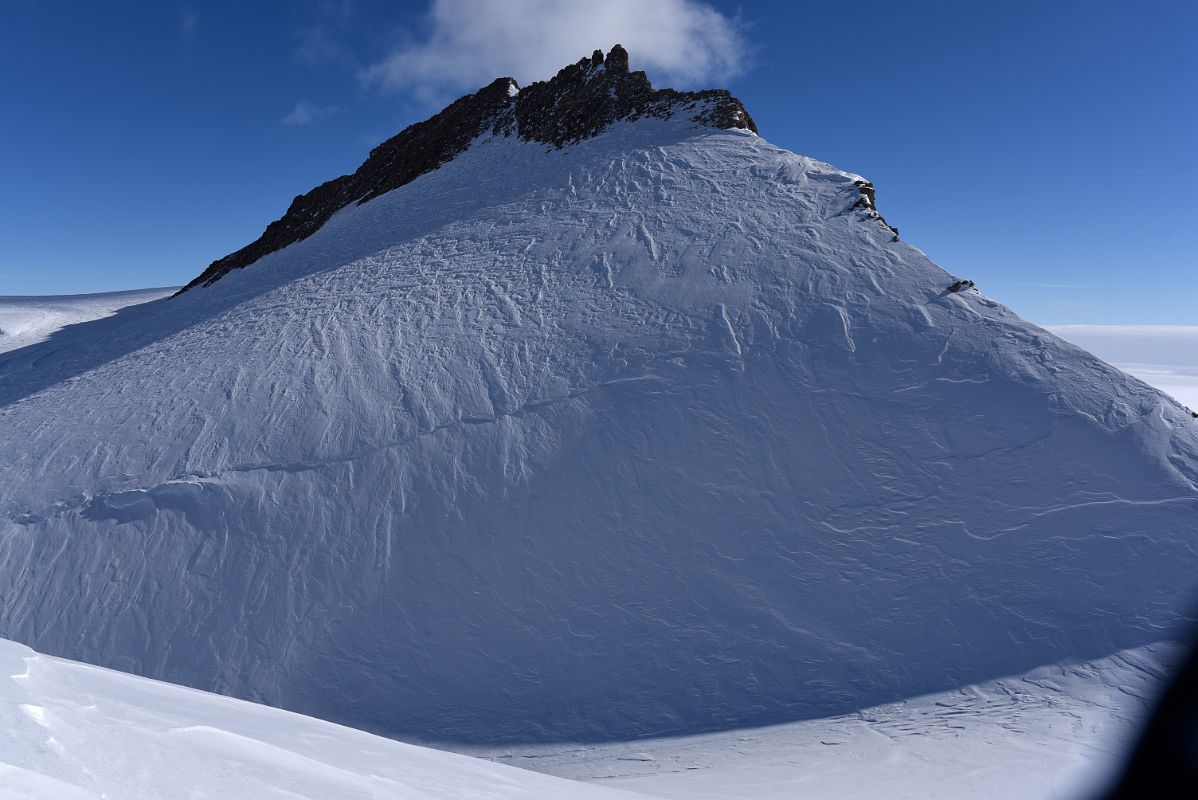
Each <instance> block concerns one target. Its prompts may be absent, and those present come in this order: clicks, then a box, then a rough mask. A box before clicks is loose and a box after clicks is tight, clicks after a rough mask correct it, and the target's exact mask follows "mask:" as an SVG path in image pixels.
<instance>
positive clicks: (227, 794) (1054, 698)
mask: <svg viewBox="0 0 1198 800" xmlns="http://www.w3.org/2000/svg"><path fill="white" fill-rule="evenodd" d="M1175 653H1176V648H1175V647H1174V646H1172V645H1167V644H1157V645H1149V646H1146V647H1142V648H1137V649H1136V650H1131V651H1125V652H1123V653H1119V654H1117V655H1115V656H1111V657H1109V658H1104V659H1101V660H1098V661H1094V662H1089V663H1080V664H1070V665H1061V666H1051V667H1043V668H1040V669H1037V670H1034V671H1032V672H1030V673H1027V674H1024V675H1020V676H1017V677H1013V678H1007V679H1003V680H997V681H992V682H988V683H985V684H980V685H976V686H970V687H966V688H963V689H960V690H957V691H953V692H946V693H941V694H936V695H930V696H926V697H920V698H916V699H913V700H910V701H907V702H901V703H894V704H890V705H887V706H882V707H877V708H870V709H866V710H863V711H861V712H858V713H855V714H851V715H846V716H839V717H833V718H828V719H818V720H809V721H805V722H798V723H792V724H788V725H778V726H772V727H768V728H755V729H745V730H740V731H730V732H723V733H715V734H706V735H700V736H688V737H681V738H674V739H646V740H638V741H633V742H626V743H619V744H608V745H598V746H574V747H563V746H556V747H553V746H541V747H524V748H514V749H513V748H507V749H503V750H490V751H476V754H477V755H481V756H484V757H486V758H488V759H490V760H491V761H494V762H499V763H490V762H489V761H487V760H483V759H480V758H471V757H469V756H466V755H456V754H452V753H446V752H442V751H439V750H432V749H429V748H425V747H416V746H413V745H408V744H402V743H399V742H395V741H392V740H389V739H384V738H380V737H377V736H373V735H371V734H368V733H363V732H361V731H357V730H353V729H351V728H344V727H341V726H338V725H334V724H332V723H328V722H323V721H321V720H316V719H313V718H310V717H304V716H300V715H298V714H292V713H289V712H286V711H280V710H277V709H273V708H269V707H266V706H261V705H256V704H253V703H247V702H245V701H242V700H235V699H232V698H228V697H223V696H220V695H214V694H208V693H206V692H200V691H196V690H192V689H186V688H183V687H179V686H173V685H170V684H165V683H159V682H157V681H151V680H148V679H145V678H139V677H136V676H132V675H126V674H123V673H120V672H114V671H110V670H106V669H101V668H99V667H93V666H89V665H86V664H80V663H77V662H73V661H67V660H64V659H59V658H53V657H50V656H45V655H41V654H38V653H36V652H34V651H33V650H30V649H29V648H27V647H25V646H23V645H19V644H16V643H14V642H9V641H7V640H3V639H0V800H9V799H10V798H12V799H14V800H15V798H36V800H75V799H76V798H101V797H108V798H147V799H148V798H154V799H155V800H157V798H165V797H192V798H221V800H232V799H234V798H247V799H248V798H273V797H278V798H292V799H293V800H294V799H295V798H338V800H341V799H342V798H394V799H396V800H403V799H405V798H422V799H425V798H427V799H428V800H432V799H434V798H447V799H448V798H461V800H466V799H467V798H490V799H492V800H499V799H501V798H513V799H516V798H521V799H526V800H537V799H544V800H550V799H551V798H552V799H553V800H557V799H558V798H561V800H572V799H573V798H578V799H579V800H588V799H589V798H593V799H594V800H605V799H607V798H610V800H617V798H621V797H628V798H629V799H630V800H631V798H633V797H635V796H642V795H647V796H652V797H660V798H677V799H678V800H715V799H716V798H720V800H782V799H783V798H785V799H786V800H825V799H827V800H832V799H833V798H835V800H855V799H856V798H861V800H867V799H868V800H873V798H883V797H884V798H888V800H906V799H907V798H910V800H916V799H917V798H919V799H921V800H938V799H940V798H943V800H957V799H958V798H959V799H960V800H1037V799H1038V798H1044V799H1045V800H1047V799H1048V798H1062V799H1063V800H1072V798H1087V797H1092V796H1094V790H1095V788H1096V787H1100V786H1102V785H1103V784H1104V783H1105V781H1106V780H1107V778H1108V777H1109V776H1110V774H1111V772H1112V771H1113V770H1114V769H1115V768H1116V767H1117V766H1118V765H1119V763H1120V761H1121V759H1122V754H1123V752H1124V750H1125V749H1126V746H1127V744H1128V741H1129V739H1130V738H1131V736H1132V735H1133V734H1134V733H1135V730H1136V727H1137V724H1138V723H1139V721H1140V719H1141V718H1142V717H1143V715H1144V714H1145V712H1146V710H1147V705H1148V703H1149V702H1150V701H1151V699H1152V697H1153V696H1154V694H1155V693H1156V691H1157V690H1158V688H1159V686H1160V683H1161V680H1160V679H1161V676H1162V674H1163V672H1164V670H1165V669H1166V667H1167V666H1168V665H1169V664H1171V663H1172V661H1173V660H1174V657H1175ZM508 765H510V766H508ZM515 767H521V768H522V769H515ZM530 770H531V771H530ZM538 773H546V774H538ZM566 779H571V780H566ZM576 781H585V782H586V783H579V782H576ZM633 793H636V794H633Z"/></svg>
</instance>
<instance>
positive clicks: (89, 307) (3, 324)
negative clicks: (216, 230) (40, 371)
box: [0, 286, 178, 353]
mask: <svg viewBox="0 0 1198 800" xmlns="http://www.w3.org/2000/svg"><path fill="white" fill-rule="evenodd" d="M177 289H178V287H177V286H176V287H165V288H160V289H134V290H132V291H128V292H104V293H101V294H74V295H53V296H47V297H0V353H6V352H8V351H9V350H16V349H18V348H21V347H28V346H29V345H31V344H36V343H38V342H40V341H43V340H45V339H46V338H48V337H49V336H50V335H51V334H53V333H55V332H57V331H60V330H62V329H63V328H65V327H66V326H68V325H74V324H76V323H79V322H90V321H91V320H93V319H100V318H101V317H107V316H111V315H112V314H115V313H116V312H117V311H119V310H120V309H122V308H126V307H128V306H133V305H138V304H140V303H148V302H150V301H151V300H158V299H160V298H163V297H167V296H168V295H171V294H174V293H175V291H176V290H177Z"/></svg>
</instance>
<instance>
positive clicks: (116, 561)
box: [0, 118, 1198, 745]
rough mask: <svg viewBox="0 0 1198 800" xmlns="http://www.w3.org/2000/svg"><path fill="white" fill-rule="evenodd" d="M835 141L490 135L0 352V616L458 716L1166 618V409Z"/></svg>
mask: <svg viewBox="0 0 1198 800" xmlns="http://www.w3.org/2000/svg"><path fill="white" fill-rule="evenodd" d="M862 184H863V180H862V179H861V178H860V177H859V176H855V175H851V174H848V173H845V172H842V171H839V170H836V169H834V168H832V167H830V166H828V165H826V164H822V163H820V162H817V161H814V160H811V159H808V158H804V157H801V156H796V155H794V154H791V153H789V152H786V151H784V150H782V149H780V148H778V147H775V146H773V145H771V144H769V143H768V142H767V141H765V140H764V139H762V138H760V137H758V136H756V135H754V134H753V133H752V132H750V131H747V130H736V129H730V130H719V129H713V128H710V127H706V126H703V125H696V124H694V123H693V122H691V121H690V120H687V119H679V118H669V119H640V120H637V121H636V122H618V123H615V124H613V125H612V126H610V127H609V128H607V129H606V130H604V131H603V132H602V133H600V134H599V135H597V136H595V137H594V138H590V139H587V140H585V141H580V142H577V143H573V144H570V145H568V146H566V147H564V148H561V149H555V148H553V147H548V146H546V145H544V144H541V143H537V142H527V141H521V140H519V139H517V138H514V137H510V136H502V135H491V136H484V137H481V138H480V139H479V140H477V141H475V142H474V143H473V144H472V145H471V146H470V147H469V148H468V149H467V150H466V151H465V152H463V153H462V154H460V155H458V156H457V157H456V158H454V159H453V160H452V161H450V162H448V163H446V164H444V165H443V166H441V167H440V168H438V169H436V170H434V171H431V172H428V173H426V174H424V175H421V176H420V177H418V178H416V179H415V180H413V181H411V182H410V183H408V184H406V185H404V186H401V187H400V188H397V189H395V190H393V191H390V192H388V193H385V194H383V195H381V196H379V197H376V198H374V199H372V200H370V201H369V202H366V203H363V204H361V205H351V206H348V207H346V208H344V209H342V210H341V211H339V212H337V213H336V214H334V215H333V216H332V217H331V219H329V221H328V222H326V223H325V224H324V225H323V226H322V227H321V228H320V229H319V230H318V231H317V232H316V233H314V234H313V235H311V236H310V237H308V238H306V239H304V240H302V241H299V242H296V243H294V244H291V245H289V246H287V247H284V248H283V249H280V250H278V251H275V252H273V253H270V254H268V255H265V256H264V257H262V258H261V259H259V260H257V261H256V262H255V263H253V264H252V265H249V266H247V267H245V268H244V269H237V270H235V271H233V272H230V273H229V274H227V275H225V276H224V277H222V278H221V279H220V280H219V281H217V282H215V283H213V284H212V285H210V286H207V287H197V288H194V289H192V290H190V291H188V292H186V293H184V294H182V295H179V296H178V297H175V298H172V299H162V300H157V301H154V302H150V303H146V304H143V305H137V306H132V307H130V308H126V309H124V310H122V311H121V312H120V313H119V314H117V315H115V316H112V317H108V318H105V319H98V320H94V321H90V322H85V323H82V324H78V325H73V326H71V327H69V328H66V329H64V330H62V331H59V332H58V333H57V334H55V335H54V336H52V337H51V338H50V339H48V340H47V341H45V342H42V343H39V344H34V345H31V346H28V347H24V348H21V349H17V350H13V351H10V352H8V353H5V354H2V355H0V432H2V434H3V441H4V447H3V448H2V450H0V487H2V488H0V635H3V636H5V637H8V638H11V639H13V640H16V641H18V642H22V643H25V644H27V645H29V646H32V647H34V648H36V649H37V650H39V651H42V652H45V653H48V654H51V655H57V656H65V657H69V658H74V659H80V660H84V661H87V662H90V663H94V664H98V665H101V666H105V667H111V668H116V669H120V670H124V671H127V672H132V673H136V674H139V675H145V676H149V677H153V678H158V679H162V680H168V681H172V682H175V683H181V684H184V685H187V686H192V687H197V688H201V689H207V690H212V691H216V692H221V693H225V694H229V695H234V696H236V697H240V698H245V699H250V700H255V701H259V702H264V703H268V704H270V705H274V706H278V707H281V708H285V709H290V710H293V711H299V712H301V713H304V714H309V715H313V716H317V717H321V718H323V719H327V720H331V721H334V722H339V723H344V724H349V725H353V726H355V727H359V728H362V729H365V730H368V731H374V732H379V733H385V734H388V735H391V736H398V737H404V738H407V739H410V740H412V741H422V742H434V743H454V744H458V745H461V744H497V743H499V744H502V743H520V742H603V741H611V740H624V739H628V738H631V737H638V736H646V735H652V734H684V733H696V732H700V731H718V730H729V729H735V728H741V727H745V726H750V725H768V724H776V723H783V722H791V721H795V720H803V719H813V718H817V717H827V716H831V715H837V714H845V713H851V712H853V711H856V710H859V709H862V708H866V707H870V706H877V705H880V704H885V703H889V702H894V701H896V700H901V699H906V698H910V697H912V696H915V695H920V694H925V693H930V692H940V691H947V690H952V689H955V688H957V687H960V686H963V685H967V684H971V683H978V682H982V681H986V680H990V679H994V678H998V677H1000V676H1004V675H1011V674H1016V673H1020V672H1025V671H1027V670H1031V669H1033V668H1035V667H1038V666H1041V665H1044V664H1050V663H1055V662H1057V661H1060V660H1062V659H1094V658H1101V657H1104V656H1108V655H1110V654H1112V653H1115V652H1117V651H1120V650H1124V649H1126V648H1133V647H1139V646H1142V645H1146V644H1148V643H1151V642H1155V641H1158V640H1161V639H1166V638H1169V637H1170V636H1172V635H1173V634H1174V633H1175V631H1176V630H1177V628H1178V625H1179V624H1181V623H1182V622H1183V621H1184V620H1186V619H1187V618H1188V611H1189V605H1190V603H1191V601H1192V600H1193V591H1192V589H1193V575H1194V574H1195V566H1196V565H1198V556H1196V554H1195V536H1196V535H1198V531H1196V529H1195V528H1196V526H1195V520H1196V519H1198V516H1196V512H1198V424H1196V422H1195V420H1194V419H1192V418H1191V417H1190V415H1189V413H1188V412H1187V411H1186V410H1185V409H1184V408H1182V407H1181V406H1180V405H1178V404H1177V403H1176V402H1174V401H1173V400H1171V399H1169V398H1167V397H1165V396H1164V395H1162V394H1161V393H1159V392H1157V391H1156V390H1153V389H1151V388H1150V387H1148V386H1146V385H1145V384H1142V383H1140V382H1139V381H1137V380H1135V379H1133V378H1130V377H1128V376H1127V375H1124V374H1123V373H1121V372H1119V371H1118V370H1116V369H1114V368H1113V367H1110V366H1108V365H1107V364H1105V363H1103V362H1101V361H1100V360H1098V359H1096V358H1094V357H1093V356H1091V355H1089V354H1088V353H1086V352H1085V351H1083V350H1081V349H1079V348H1076V347H1074V346H1072V345H1069V344H1067V343H1065V342H1064V341H1062V340H1060V339H1059V338H1057V337H1056V336H1054V335H1052V334H1051V333H1049V332H1047V331H1045V330H1043V329H1041V328H1038V327H1036V326H1034V325H1032V324H1030V323H1028V322H1026V321H1024V320H1022V319H1020V318H1019V317H1018V316H1017V315H1016V314H1014V313H1013V312H1011V311H1010V310H1008V309H1006V308H1005V307H1003V306H1002V305H1001V304H999V303H997V302H995V301H993V300H991V299H989V298H987V297H986V296H985V295H984V294H982V293H980V292H978V291H975V290H967V291H964V292H959V293H949V292H947V291H946V288H947V287H948V286H949V285H950V284H951V283H952V282H953V281H954V280H955V279H956V278H955V276H950V275H949V274H947V273H946V272H945V271H944V270H942V269H941V268H939V267H938V266H936V265H935V264H933V263H932V262H931V261H929V260H928V259H927V258H926V257H925V256H924V255H923V254H922V253H921V252H920V251H919V250H918V249H916V248H914V247H912V246H911V245H909V244H907V243H905V242H901V241H897V240H896V239H897V237H896V236H895V234H894V232H893V230H892V229H891V228H889V227H888V226H887V225H885V224H884V223H883V221H882V220H880V219H879V218H878V216H877V213H876V211H874V210H873V209H872V207H871V204H862V203H861V202H860V200H861V197H862V191H861V187H862ZM982 288H984V287H982Z"/></svg>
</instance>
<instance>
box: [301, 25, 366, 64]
mask: <svg viewBox="0 0 1198 800" xmlns="http://www.w3.org/2000/svg"><path fill="white" fill-rule="evenodd" d="M297 35H298V38H299V44H298V45H297V46H296V48H295V57H296V59H297V60H299V61H300V62H301V63H303V64H306V65H307V66H309V67H322V66H324V65H326V64H335V65H339V66H349V67H351V68H356V67H357V63H358V62H357V60H356V59H355V58H354V54H353V52H352V51H351V50H350V49H349V48H348V47H346V46H345V45H344V44H342V43H341V41H340V40H339V39H338V38H337V35H336V34H335V33H333V32H332V31H331V30H330V29H329V27H328V26H327V25H324V24H316V25H309V26H308V27H306V28H301V29H300V30H299V31H298V32H297Z"/></svg>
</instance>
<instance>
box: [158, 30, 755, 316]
mask: <svg viewBox="0 0 1198 800" xmlns="http://www.w3.org/2000/svg"><path fill="white" fill-rule="evenodd" d="M515 85H516V82H515V80H514V79H513V78H510V77H503V78H496V79H495V80H494V81H492V82H491V83H490V84H489V85H487V86H486V87H484V88H482V89H480V90H479V91H477V92H475V93H474V94H471V95H467V96H465V97H462V98H460V99H458V100H456V101H455V102H453V103H451V104H450V105H449V106H447V107H446V108H445V109H443V110H442V111H441V112H439V113H438V114H436V115H434V116H432V117H430V118H429V119H427V120H425V121H423V122H418V123H416V124H415V125H412V126H410V127H408V128H406V129H404V130H403V131H402V132H400V133H399V134H397V135H396V136H393V137H392V138H390V139H388V140H387V141H385V142H383V143H382V144H381V145H379V146H378V147H376V148H375V149H374V150H372V151H371V152H370V157H369V158H368V159H366V161H365V163H363V164H362V166H361V167H359V168H358V170H357V171H356V172H354V173H353V174H352V175H343V176H341V177H340V178H336V179H334V180H331V181H328V182H327V183H323V184H321V185H320V186H317V187H316V188H315V189H313V190H312V191H310V192H308V193H307V194H304V195H300V196H298V197H296V198H295V199H294V200H293V201H292V203H291V207H290V208H288V209H287V213H286V214H284V215H283V217H282V218H281V219H278V220H276V221H274V222H272V223H271V224H270V225H269V226H267V228H266V231H265V232H263V234H262V236H260V237H259V238H258V239H257V240H256V241H254V242H252V243H251V244H249V245H246V246H245V247H243V248H242V249H240V250H238V251H237V252H235V253H231V254H229V255H227V256H225V257H224V258H221V259H219V260H217V261H214V262H213V263H212V264H211V265H209V267H208V268H207V269H206V270H204V272H203V273H202V274H201V275H199V276H198V277H197V278H196V279H195V280H193V281H192V282H191V283H189V284H187V286H185V287H183V289H181V290H180V293H182V292H185V291H187V290H188V289H191V288H193V287H195V286H199V285H203V286H208V285H210V284H212V283H213V282H215V281H217V280H219V279H220V278H221V277H223V276H224V275H226V274H228V273H229V272H230V271H232V270H234V269H239V268H241V267H246V266H249V265H250V264H252V263H254V262H255V261H257V260H258V259H260V258H262V257H263V256H265V255H267V254H268V253H273V252H274V251H276V250H280V249H282V248H284V247H286V246H287V245H289V244H293V243H294V242H298V241H301V240H302V239H306V238H307V237H309V236H311V235H312V234H313V233H315V232H316V231H317V230H319V229H320V228H321V226H323V225H324V224H325V222H327V221H328V220H329V218H330V217H332V216H333V214H334V213H336V212H337V211H339V210H340V209H342V208H344V207H346V206H348V205H349V204H350V203H364V202H366V201H367V200H371V199H373V198H375V197H378V196H379V195H381V194H385V193H386V192H389V191H391V190H392V189H398V188H399V187H400V186H403V185H405V184H407V183H410V182H411V181H413V180H415V179H416V178H418V177H420V176H421V175H423V174H425V173H427V172H431V171H433V170H435V169H437V168H438V167H440V166H442V165H443V164H445V163H447V162H448V161H450V160H452V159H453V158H455V157H456V156H458V155H460V154H461V153H462V152H464V151H465V150H466V148H468V147H469V146H470V144H471V142H473V141H474V140H475V139H477V138H478V137H480V136H482V135H484V134H487V133H492V134H496V135H502V136H515V137H518V138H520V139H523V140H525V141H530V142H543V143H545V144H549V145H552V146H553V147H556V148H562V147H566V146H568V145H570V144H574V143H576V142H580V141H582V140H584V139H589V138H591V137H594V136H598V135H599V134H601V133H602V132H603V131H604V130H606V129H607V128H608V127H610V126H611V125H612V124H614V123H616V122H621V121H634V120H637V119H641V118H644V117H656V118H660V119H666V118H670V117H676V116H683V117H686V118H689V119H690V120H691V121H692V122H694V123H695V124H696V125H702V126H707V127H712V128H741V129H744V130H750V131H753V132H754V133H756V132H757V126H756V125H755V124H754V122H753V118H752V117H750V116H749V113H748V112H747V111H746V110H745V108H744V106H743V105H742V104H741V102H740V101H739V100H737V99H736V98H735V97H733V96H732V95H731V94H729V93H728V92H727V91H726V90H724V89H709V90H707V91H702V92H678V91H675V90H674V89H654V88H653V85H652V84H651V83H650V82H649V78H648V77H647V76H646V75H645V73H644V72H640V71H637V72H632V71H630V70H629V66H628V51H627V50H625V49H624V48H623V47H621V46H620V45H618V44H617V45H614V46H613V47H612V49H611V50H610V51H609V52H608V54H607V56H606V57H605V56H604V55H603V52H602V51H600V50H596V51H595V52H594V53H593V54H592V55H591V56H590V58H584V59H582V60H580V61H578V62H577V63H576V64H571V65H569V66H567V67H565V68H563V69H562V70H561V71H559V72H558V73H557V75H555V76H554V77H553V78H551V79H550V80H547V81H539V82H537V83H533V84H531V85H529V86H526V87H524V88H523V89H520V90H519V91H518V92H515V93H513V90H512V89H513V86H515Z"/></svg>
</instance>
